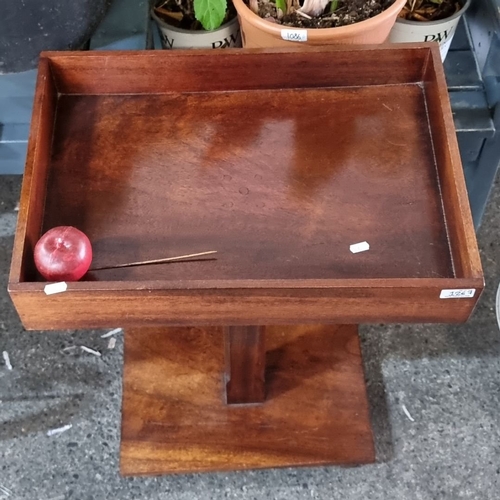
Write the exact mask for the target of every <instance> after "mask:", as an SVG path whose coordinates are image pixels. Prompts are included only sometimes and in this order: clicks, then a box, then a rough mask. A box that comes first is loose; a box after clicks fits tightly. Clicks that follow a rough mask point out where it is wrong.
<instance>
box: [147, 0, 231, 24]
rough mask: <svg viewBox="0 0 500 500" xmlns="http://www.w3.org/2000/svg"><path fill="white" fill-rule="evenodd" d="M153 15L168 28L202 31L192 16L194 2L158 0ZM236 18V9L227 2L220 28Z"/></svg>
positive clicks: (189, 0) (186, 0)
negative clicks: (168, 26) (167, 25)
mask: <svg viewBox="0 0 500 500" xmlns="http://www.w3.org/2000/svg"><path fill="white" fill-rule="evenodd" d="M154 12H155V14H156V15H157V16H158V17H159V18H160V19H161V20H163V21H165V22H166V23H167V24H169V25H170V26H174V27H176V28H181V29H185V30H203V26H202V25H201V23H200V21H198V20H197V19H196V17H195V14H194V0H160V1H158V2H156V6H155V8H154ZM235 17H236V9H235V8H234V6H233V4H232V2H230V1H228V3H227V9H226V16H225V17H224V20H223V21H222V23H221V26H222V25H224V24H225V23H227V22H229V21H231V20H232V19H234V18H235Z"/></svg>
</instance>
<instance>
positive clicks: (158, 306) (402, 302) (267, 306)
mask: <svg viewBox="0 0 500 500" xmlns="http://www.w3.org/2000/svg"><path fill="white" fill-rule="evenodd" d="M468 285H469V283H468ZM72 286H73V285H72V284H71V283H69V290H68V291H67V292H65V293H62V294H58V295H50V296H47V295H45V294H44V293H43V291H30V292H28V291H22V292H20V291H15V290H11V294H12V297H13V299H14V302H15V304H16V308H17V310H18V313H19V315H20V316H21V320H22V321H23V324H24V326H25V327H26V328H28V329H35V330H37V329H40V330H42V329H47V330H51V329H66V328H101V327H114V326H121V327H131V326H160V325H164V326H196V325H200V326H207V325H248V324H261V325H266V324H301V323H309V324H310V323H323V324H324V323H330V324H343V323H346V324H358V323H374V322H375V323H381V322H388V323H392V322H397V323H402V322H410V323H414V322H417V323H425V322H429V323H441V322H443V323H458V322H464V321H466V320H467V319H468V318H469V316H470V314H471V313H472V311H473V309H474V306H475V304H476V302H477V298H478V295H479V293H476V295H475V297H473V298H470V299H440V298H439V295H440V291H441V289H442V287H440V286H431V285H430V286H427V287H420V288H402V287H394V288H388V287H387V288H383V287H380V288H376V287H373V288H363V287H352V288H348V289H324V290H318V289H312V290H311V289H309V290H307V289H305V290H304V289H294V290H287V289H270V290H258V289H257V290H256V289H243V290H242V289H234V290H188V291H180V290H179V291H178V290H163V291H162V290H151V289H149V290H148V289H142V290H140V289H138V290H123V291H119V290H115V291H113V292H110V291H107V290H92V291H89V290H87V291H80V292H78V291H73V290H71V287H72ZM138 286H139V284H138ZM464 288H465V287H464Z"/></svg>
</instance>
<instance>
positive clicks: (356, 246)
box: [349, 241, 370, 253]
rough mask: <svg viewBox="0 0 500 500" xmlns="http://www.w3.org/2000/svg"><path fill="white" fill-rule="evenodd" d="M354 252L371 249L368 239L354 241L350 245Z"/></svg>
mask: <svg viewBox="0 0 500 500" xmlns="http://www.w3.org/2000/svg"><path fill="white" fill-rule="evenodd" d="M349 250H350V251H351V252H352V253H359V252H366V251H367V250H370V244H369V243H368V242H367V241H362V242H360V243H354V244H353V245H351V246H350V247H349Z"/></svg>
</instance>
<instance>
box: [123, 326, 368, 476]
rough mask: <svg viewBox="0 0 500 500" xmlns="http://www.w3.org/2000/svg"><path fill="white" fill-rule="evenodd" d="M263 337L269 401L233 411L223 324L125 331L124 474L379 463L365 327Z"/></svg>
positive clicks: (303, 329)
mask: <svg viewBox="0 0 500 500" xmlns="http://www.w3.org/2000/svg"><path fill="white" fill-rule="evenodd" d="M265 339H266V340H265V342H266V374H265V376H266V400H265V402H264V403H262V404H254V405H227V404H226V402H225V380H224V366H225V364H224V338H223V333H222V329H221V328H216V327H211V328H138V329H132V330H127V331H126V334H125V366H124V384H123V419H122V441H121V473H122V474H123V475H145V474H168V473H178V472H204V471H222V470H237V469H257V468H270V467H288V466H301V465H325V464H360V463H369V462H373V461H374V460H375V452H374V446H373V439H372V430H371V425H370V419H369V411H368V402H367V398H366V388H365V381H364V374H363V367H362V360H361V352H360V347H359V339H358V334H357V327H356V326H351V325H349V326H347V325H342V326H332V325H330V326H314V325H313V326H311V325H308V326H274V327H266V330H265Z"/></svg>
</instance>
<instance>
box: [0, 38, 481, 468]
mask: <svg viewBox="0 0 500 500" xmlns="http://www.w3.org/2000/svg"><path fill="white" fill-rule="evenodd" d="M58 225H73V226H76V227H78V228H79V229H81V230H83V231H84V232H85V233H86V234H87V235H88V236H89V238H90V239H91V241H92V245H93V250H94V263H93V265H94V267H105V266H113V265H117V264H121V263H126V262H132V261H140V260H148V259H155V258H160V257H168V256H173V255H182V254H188V253H195V252H203V251H208V250H217V254H216V259H209V260H207V259H205V260H203V259H202V260H196V261H191V262H182V263H173V264H164V265H150V266H140V267H129V268H121V269H107V270H101V271H93V272H89V273H88V274H87V275H86V276H85V277H84V278H83V279H82V280H81V281H79V282H74V283H68V284H67V285H68V286H67V289H66V291H64V292H62V293H57V294H51V295H47V294H46V293H45V285H46V283H44V282H43V280H42V279H41V278H40V276H39V275H38V274H37V272H36V269H35V266H34V260H33V248H34V245H35V243H36V241H37V240H38V238H39V237H40V235H41V234H42V233H43V232H44V231H46V230H48V229H49V228H52V227H54V226H58ZM364 242H366V243H364ZM358 243H363V244H364V247H365V251H362V252H356V251H355V250H354V249H355V248H356V247H351V246H352V245H356V244H358ZM366 247H368V249H366ZM482 288H483V275H482V270H481V264H480V259H479V253H478V249H477V245H476V239H475V233H474V228H473V225H472V220H471V216H470V211H469V207H468V200H467V194H466V189H465V183H464V178H463V173H462V166H461V163H460V157H459V153H458V149H457V143H456V137H455V133H454V128H453V121H452V116H451V111H450V106H449V101H448V95H447V90H446V84H445V80H444V74H443V69H442V65H441V61H440V56H439V51H438V49H437V47H434V46H433V45H425V44H420V45H411V44H407V45H402V46H398V45H390V46H372V47H332V48H326V47H321V48H312V49H311V50H310V51H307V52H302V51H297V50H296V49H295V48H293V47H292V48H291V49H289V50H274V51H264V50H238V49H236V50H225V51H189V52H181V51H179V52H175V51H174V52H158V51H155V52H113V53H109V52H92V53H45V54H43V55H42V57H41V60H40V66H39V74H38V83H37V90H36V96H35V105H34V112H33V120H32V124H31V136H30V142H29V149H28V158H27V165H26V173H25V176H24V182H23V190H22V199H21V204H20V211H19V222H18V228H17V233H16V239H15V244H14V253H13V260H12V268H11V275H10V282H9V291H10V294H11V296H12V299H13V301H14V304H15V306H16V308H17V310H18V312H19V314H20V316H21V319H22V321H23V323H24V325H25V326H26V327H27V328H31V329H60V328H90V327H111V326H116V325H117V324H119V325H122V326H124V327H125V328H126V332H125V360H124V363H125V367H124V386H123V421H122V441H121V472H122V473H123V474H161V473H172V472H194V471H209V470H229V469H231V470H232V469H246V468H259V467H282V466H296V465H318V464H358V463H366V462H372V461H373V460H374V459H375V454H374V447H373V440H372V430H371V426H370V417H369V408H368V403H367V398H366V389H365V381H364V375H363V367H362V359H361V353H360V347H359V340H358V334H357V326H356V325H358V324H359V323H364V322H463V321H466V320H467V318H468V317H469V315H470V314H471V312H472V310H473V308H474V306H475V303H476V301H477V299H478V297H479V295H480V293H481V290H482Z"/></svg>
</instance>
